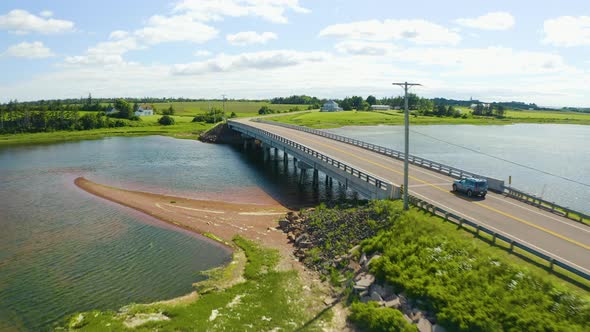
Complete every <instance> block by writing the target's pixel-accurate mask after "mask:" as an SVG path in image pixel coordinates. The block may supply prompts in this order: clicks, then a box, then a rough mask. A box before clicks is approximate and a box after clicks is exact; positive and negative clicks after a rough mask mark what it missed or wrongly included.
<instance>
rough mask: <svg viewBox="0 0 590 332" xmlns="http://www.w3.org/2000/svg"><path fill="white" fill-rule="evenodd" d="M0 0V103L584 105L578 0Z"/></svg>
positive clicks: (585, 44)
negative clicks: (407, 99)
mask: <svg viewBox="0 0 590 332" xmlns="http://www.w3.org/2000/svg"><path fill="white" fill-rule="evenodd" d="M539 3H540V2H538V1H473V0H472V1H391V0H390V1H377V0H366V1H344V0H334V1H327V0H326V1H309V0H177V1H159V0H149V1H135V0H133V1H112V0H103V1H100V2H97V1H88V2H80V1H71V0H54V1H39V0H38V1H33V0H24V1H23V0H18V1H16V0H3V1H2V2H1V3H0V36H1V38H0V71H1V72H2V75H0V101H1V102H6V101H8V100H10V99H15V98H16V99H18V100H35V99H55V98H68V97H80V96H84V95H87V94H88V93H89V92H90V93H92V94H93V95H94V96H98V97H117V96H158V97H181V96H183V97H194V98H218V97H219V96H220V95H222V94H227V95H229V96H231V97H233V98H270V97H274V96H286V95H291V94H304V93H305V94H311V95H316V96H319V97H326V98H329V97H335V98H339V97H344V96H349V95H353V94H354V95H363V96H366V95H368V94H374V95H376V96H379V97H381V96H390V95H397V94H399V91H398V90H396V88H394V87H392V86H391V84H390V83H391V82H393V81H404V80H408V81H416V82H420V83H422V84H424V86H423V87H421V88H418V89H417V90H416V92H417V93H418V94H421V95H424V96H428V97H447V98H457V99H469V98H470V97H473V98H478V99H481V100H486V101H492V100H506V101H507V100H520V101H526V102H536V103H538V104H541V105H548V106H566V105H572V106H590V84H589V83H588V82H590V6H588V5H587V3H586V4H585V1H567V0H566V1H559V2H557V1H551V2H544V3H543V4H542V5H540V4H539Z"/></svg>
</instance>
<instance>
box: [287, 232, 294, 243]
mask: <svg viewBox="0 0 590 332" xmlns="http://www.w3.org/2000/svg"><path fill="white" fill-rule="evenodd" d="M287 240H289V241H290V242H295V234H293V233H289V234H287Z"/></svg>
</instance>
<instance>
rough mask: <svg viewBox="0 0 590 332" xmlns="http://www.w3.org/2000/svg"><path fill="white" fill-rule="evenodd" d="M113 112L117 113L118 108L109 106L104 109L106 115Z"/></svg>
mask: <svg viewBox="0 0 590 332" xmlns="http://www.w3.org/2000/svg"><path fill="white" fill-rule="evenodd" d="M115 113H119V110H118V109H116V108H114V107H111V108H109V109H108V110H106V112H105V114H106V115H111V114H115Z"/></svg>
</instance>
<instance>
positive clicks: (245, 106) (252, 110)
mask: <svg viewBox="0 0 590 332" xmlns="http://www.w3.org/2000/svg"><path fill="white" fill-rule="evenodd" d="M153 105H154V107H155V108H156V110H157V111H163V110H165V109H167V108H168V107H170V105H172V107H173V108H174V110H175V111H176V113H175V114H176V115H185V116H195V115H197V114H202V113H205V112H207V111H208V110H209V102H208V101H190V102H171V103H155V104H153ZM262 106H268V107H270V108H271V109H274V110H279V111H288V110H289V109H291V108H294V107H299V108H300V109H301V110H305V109H307V106H308V105H282V104H271V103H269V102H262V101H226V102H225V111H226V112H227V113H228V114H231V113H232V112H235V113H236V115H238V116H239V117H248V116H254V115H258V110H260V108H261V107H262ZM211 107H217V108H219V109H223V102H222V101H211Z"/></svg>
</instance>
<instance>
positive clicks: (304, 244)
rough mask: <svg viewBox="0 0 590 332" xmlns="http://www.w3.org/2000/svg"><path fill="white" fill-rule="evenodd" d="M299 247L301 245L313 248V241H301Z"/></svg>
mask: <svg viewBox="0 0 590 332" xmlns="http://www.w3.org/2000/svg"><path fill="white" fill-rule="evenodd" d="M299 247H301V248H311V247H313V243H311V242H309V241H301V242H299Z"/></svg>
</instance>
